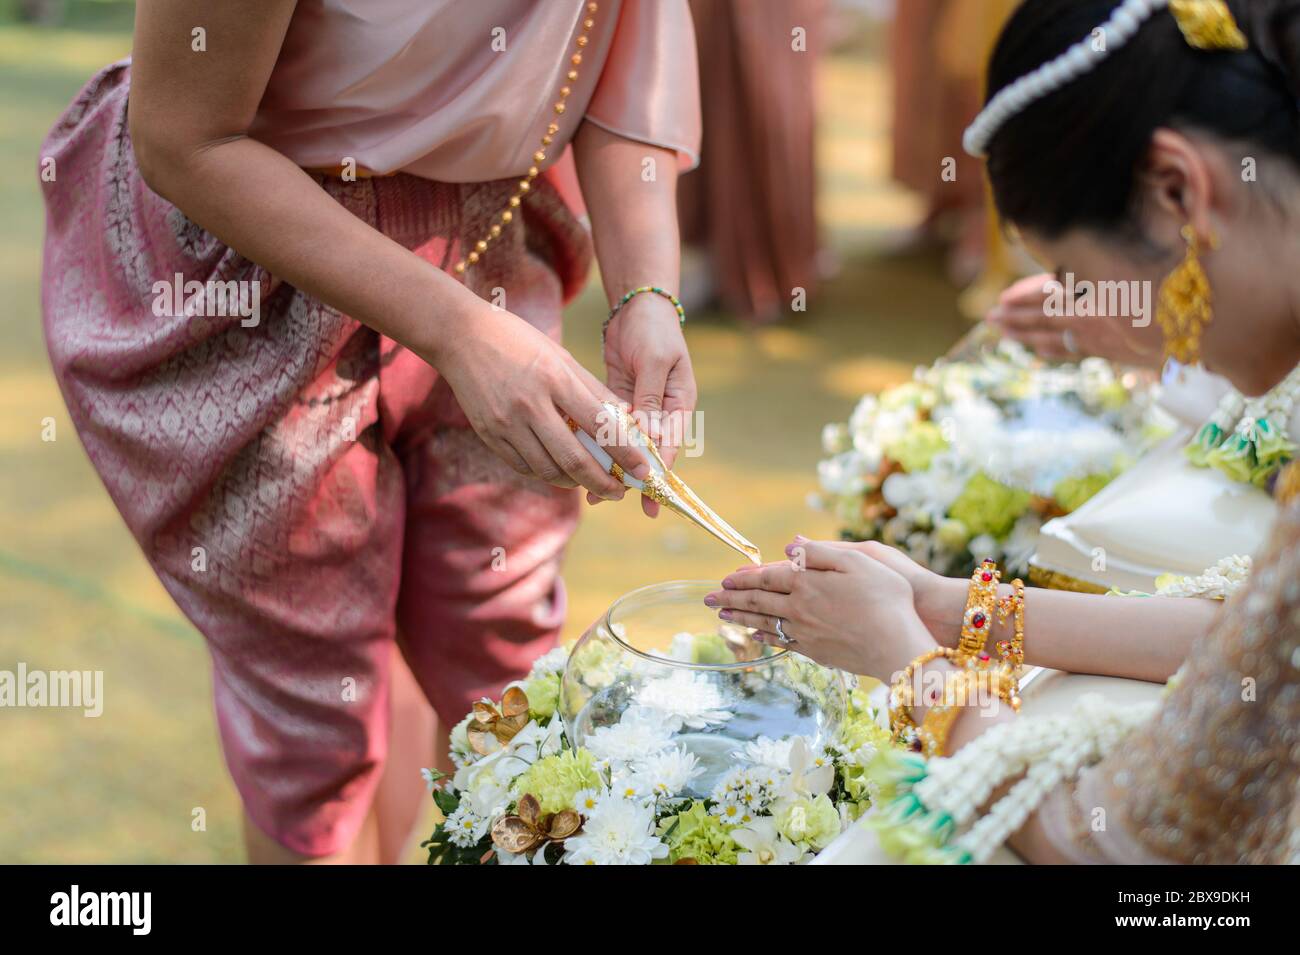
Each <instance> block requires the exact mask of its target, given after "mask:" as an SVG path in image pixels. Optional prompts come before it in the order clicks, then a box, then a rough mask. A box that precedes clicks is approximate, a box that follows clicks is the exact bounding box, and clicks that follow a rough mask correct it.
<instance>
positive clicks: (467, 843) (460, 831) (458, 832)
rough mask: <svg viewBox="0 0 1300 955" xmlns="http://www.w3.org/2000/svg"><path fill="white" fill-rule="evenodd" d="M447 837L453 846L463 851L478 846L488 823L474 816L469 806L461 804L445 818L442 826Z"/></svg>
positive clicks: (485, 832) (485, 833)
mask: <svg viewBox="0 0 1300 955" xmlns="http://www.w3.org/2000/svg"><path fill="white" fill-rule="evenodd" d="M444 828H445V830H446V832H447V837H448V838H449V839H450V840H451V841H452V843H453V844H454V845H458V846H460V847H461V848H463V849H468V848H469V847H471V846H475V845H478V843H479V842H480V841H481V840H482V838H483V837H484V836H485V835H487V831H488V821H487V820H486V819H481V818H479V817H478V816H477V815H475V813H474V811H473V810H472V809H470V807H469V806H467V805H465V804H464V803H461V805H459V806H457V807H456V811H455V812H453V813H452V814H451V815H450V816H448V817H447V822H446V823H445V824H444Z"/></svg>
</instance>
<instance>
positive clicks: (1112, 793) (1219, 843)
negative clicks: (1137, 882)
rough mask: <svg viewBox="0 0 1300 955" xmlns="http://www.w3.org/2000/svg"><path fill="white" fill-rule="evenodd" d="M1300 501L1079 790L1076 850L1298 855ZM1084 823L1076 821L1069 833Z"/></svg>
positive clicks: (1250, 858) (1163, 856)
mask: <svg viewBox="0 0 1300 955" xmlns="http://www.w3.org/2000/svg"><path fill="white" fill-rule="evenodd" d="M1298 785H1300V501H1293V502H1292V503H1291V504H1290V506H1289V507H1287V508H1286V509H1285V510H1284V511H1282V512H1281V514H1280V516H1279V519H1278V523H1277V525H1276V526H1275V528H1274V531H1273V535H1272V538H1271V540H1270V541H1269V544H1268V547H1267V548H1266V550H1265V552H1264V554H1263V555H1262V556H1261V557H1260V558H1259V559H1257V561H1256V563H1255V568H1254V570H1253V571H1252V573H1251V576H1250V580H1249V582H1248V583H1247V584H1246V586H1245V587H1243V588H1242V590H1241V591H1240V592H1239V593H1237V594H1236V596H1234V597H1233V598H1232V599H1231V600H1230V601H1229V602H1228V604H1227V605H1226V606H1225V608H1224V611H1223V614H1222V615H1221V616H1220V618H1219V620H1218V622H1217V624H1216V626H1215V628H1214V629H1213V630H1212V631H1211V632H1210V633H1209V634H1207V635H1206V638H1205V640H1204V642H1202V643H1201V644H1199V645H1198V646H1197V647H1196V649H1195V650H1193V652H1192V654H1191V655H1190V656H1189V658H1188V660H1187V664H1186V665H1185V667H1184V668H1183V671H1182V675H1181V677H1180V678H1179V679H1178V680H1177V681H1176V685H1175V686H1174V687H1173V688H1172V690H1171V692H1170V694H1169V696H1168V697H1167V698H1166V700H1165V702H1164V703H1163V704H1162V706H1161V708H1160V710H1159V711H1158V712H1157V714H1156V716H1155V717H1154V718H1153V720H1152V722H1151V723H1149V724H1147V725H1145V726H1143V727H1142V728H1140V729H1139V730H1137V731H1136V732H1134V733H1133V734H1132V735H1131V736H1130V737H1129V738H1127V739H1126V740H1124V742H1122V743H1121V744H1120V745H1119V747H1118V748H1117V749H1116V750H1115V751H1114V752H1113V753H1112V754H1111V755H1110V756H1109V757H1108V758H1107V759H1106V760H1104V761H1103V762H1102V763H1100V764H1099V765H1098V766H1097V767H1095V768H1094V769H1092V770H1090V771H1089V772H1087V773H1085V774H1084V776H1083V777H1082V778H1081V779H1080V781H1079V786H1078V789H1077V790H1076V792H1075V793H1074V799H1073V800H1072V801H1073V803H1074V806H1073V809H1074V814H1075V819H1076V822H1078V821H1084V822H1086V821H1087V820H1090V819H1096V818H1105V814H1098V813H1097V811H1096V810H1097V809H1098V808H1104V809H1105V810H1106V814H1109V816H1110V821H1109V823H1108V824H1106V825H1103V826H1100V827H1098V826H1096V825H1085V826H1084V827H1083V830H1082V831H1083V832H1086V836H1084V838H1083V840H1082V841H1083V842H1084V843H1086V845H1079V841H1078V840H1077V839H1076V840H1075V843H1074V844H1075V847H1076V848H1081V849H1084V850H1085V851H1087V852H1089V854H1094V853H1095V854H1098V855H1100V856H1101V857H1102V858H1103V859H1105V860H1106V861H1114V862H1176V863H1220V864H1222V863H1229V864H1235V863H1281V862H1292V863H1294V862H1298V861H1300V830H1298V829H1297V825H1298V824H1300V799H1298V789H1297V786H1298ZM1079 833H1080V829H1078V828H1076V829H1075V835H1076V836H1077V835H1078V834H1079Z"/></svg>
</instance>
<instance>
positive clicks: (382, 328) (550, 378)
mask: <svg viewBox="0 0 1300 955" xmlns="http://www.w3.org/2000/svg"><path fill="white" fill-rule="evenodd" d="M295 5H296V4H295V2H294V0H223V2H222V3H219V4H205V5H203V6H202V7H201V8H195V7H194V6H192V5H189V4H184V3H177V2H169V0H140V3H139V4H138V5H137V10H136V27H135V45H134V51H133V61H132V68H131V69H132V75H131V97H130V106H129V110H130V134H131V141H132V145H133V147H134V149H135V153H136V159H137V162H138V163H139V165H140V170H141V174H142V175H143V177H144V179H145V182H146V183H147V184H148V185H149V186H150V188H152V189H153V190H154V191H155V192H157V193H158V194H159V195H161V196H163V197H164V198H166V199H168V200H169V201H171V202H172V203H174V204H175V205H176V206H177V207H178V208H179V209H181V210H182V211H183V212H184V213H185V214H186V215H187V216H189V217H190V218H191V219H192V220H194V221H195V222H196V223H198V224H199V225H201V226H202V227H203V228H205V229H207V230H208V231H209V232H211V233H212V234H213V235H215V236H217V238H219V239H221V240H222V241H223V242H225V243H226V244H228V245H229V246H231V247H232V248H234V249H235V250H236V251H238V252H239V253H240V254H242V255H244V256H245V257H246V258H248V259H250V260H252V261H254V262H257V263H258V264H259V265H261V266H263V267H264V268H266V269H267V270H268V271H269V272H270V273H271V274H272V275H274V276H276V277H277V278H281V279H283V280H285V281H287V282H288V283H290V284H291V285H293V286H294V287H296V288H299V289H302V290H303V291H305V292H307V293H308V294H310V295H313V296H315V297H317V298H319V299H321V300H322V301H324V302H326V303H327V304H329V305H331V306H333V307H335V308H337V309H339V310H340V311H342V312H344V313H346V314H348V315H350V316H351V317H353V318H355V319H357V320H358V321H360V322H362V323H363V324H365V325H367V326H369V327H370V328H373V329H375V330H376V331H378V332H380V333H382V334H384V335H387V336H388V337H390V338H393V339H394V340H396V341H398V342H400V343H401V344H403V345H405V346H406V347H408V348H409V349H411V350H412V351H413V352H415V353H416V354H418V355H420V356H421V357H422V358H424V359H425V360H426V361H428V362H430V363H431V364H433V365H434V366H435V367H437V368H438V369H439V370H440V371H441V372H442V373H443V374H444V376H446V378H447V380H448V382H449V383H450V384H451V386H452V388H453V390H454V391H455V392H456V396H457V397H458V398H459V399H460V402H461V404H462V406H463V407H464V408H465V411H466V414H467V415H468V416H469V419H470V422H471V424H473V425H474V428H475V430H476V431H477V432H478V433H479V435H480V436H481V437H483V439H484V440H485V441H486V442H487V443H488V445H489V446H490V447H492V448H493V450H495V451H496V452H497V453H498V454H500V455H501V456H502V457H503V458H505V459H506V460H507V461H509V462H510V463H511V464H512V465H514V466H515V467H516V469H517V470H519V471H521V472H523V473H532V474H535V475H537V476H538V477H541V478H543V479H544V480H548V481H551V482H552V483H556V484H565V485H570V486H571V485H573V484H575V483H580V484H582V485H584V486H585V487H587V488H588V489H590V490H593V491H596V492H597V493H598V494H600V495H601V496H602V497H614V498H617V497H622V495H623V487H622V485H621V484H620V483H619V482H617V481H615V480H614V479H613V478H612V477H610V476H609V475H608V474H606V473H604V471H603V470H601V468H600V467H599V466H598V465H597V464H596V462H595V460H594V459H593V458H592V457H591V455H590V454H588V453H587V452H586V451H585V450H584V449H583V448H582V446H581V445H580V444H578V442H577V441H576V440H575V439H574V437H573V435H572V433H571V432H570V431H569V429H568V427H567V425H566V424H565V421H564V419H565V417H566V416H567V417H571V418H573V419H574V420H575V421H578V422H579V423H580V424H582V425H583V426H584V427H586V428H587V429H588V430H589V432H590V433H591V434H593V435H595V434H597V433H598V431H599V430H600V429H599V425H600V421H601V416H602V411H601V408H600V405H599V399H601V398H604V397H607V396H608V392H607V391H606V389H604V388H603V386H601V385H600V383H599V382H597V381H596V380H595V379H594V378H593V377H592V376H591V375H590V374H588V373H587V372H586V371H585V370H584V369H582V368H581V366H579V365H578V364H577V362H575V361H574V360H573V359H572V358H571V357H570V356H569V355H568V353H567V352H565V351H564V350H563V349H562V348H560V347H559V346H558V345H556V344H555V343H554V342H552V341H551V340H550V339H549V338H547V337H546V336H545V335H543V334H542V333H541V332H538V331H536V330H535V329H533V328H532V326H530V325H528V324H527V323H525V322H523V321H521V320H519V319H518V318H517V317H516V316H513V315H511V314H509V313H508V312H504V311H500V310H495V309H493V308H492V307H491V306H489V305H488V304H487V303H486V302H484V301H482V300H481V299H479V298H478V297H477V296H476V295H474V294H473V293H472V292H470V291H469V290H467V289H466V288H465V287H464V286H462V285H461V284H460V283H459V282H457V281H455V280H454V279H452V278H451V277H450V276H448V275H446V274H444V273H443V272H441V271H440V270H438V269H436V268H434V267H433V266H432V265H430V264H429V263H428V262H426V261H424V260H423V259H421V258H420V257H419V256H417V255H415V254H414V253H412V252H410V251H409V250H407V249H406V248H404V247H403V246H401V245H399V244H398V243H396V242H394V241H393V240H391V239H389V238H388V237H386V236H384V235H383V234H382V233H380V232H379V231H377V230H376V229H373V228H371V227H370V226H369V225H368V224H367V223H365V222H363V221H362V220H360V219H358V218H357V217H356V216H354V215H352V214H351V213H350V212H348V211H347V210H346V209H344V208H343V207H342V206H341V205H339V204H338V203H337V202H335V201H334V200H333V199H331V198H330V197H329V195H328V194H327V193H326V192H325V191H324V190H323V189H321V188H320V186H319V185H318V184H317V183H316V182H315V181H314V180H313V179H312V178H311V177H310V176H309V175H308V174H307V173H305V172H304V171H303V170H301V169H299V168H298V167H297V166H296V165H294V163H293V162H292V161H290V160H289V159H288V158H286V157H285V156H283V155H281V154H280V153H278V152H276V151H275V150H274V149H271V148H270V147H268V146H266V145H265V144H263V143H260V142H257V141H256V140H254V139H251V138H249V136H248V129H249V126H250V124H251V123H252V120H253V117H254V116H255V114H256V112H257V107H258V103H259V102H260V101H261V98H262V95H263V93H264V91H265V89H266V84H267V80H268V78H269V77H270V75H271V71H272V68H273V67H274V66H275V62H276V59H277V57H278V56H279V52H280V47H281V45H282V43H283V41H284V36H285V32H286V30H287V29H288V25H289V22H290V19H291V18H292V15H293V11H294V7H295ZM198 27H201V28H202V29H203V30H204V31H205V43H206V49H205V50H204V51H202V52H199V51H196V50H194V49H192V47H191V31H193V30H194V29H195V28H198ZM341 160H342V157H340V161H341ZM467 330H471V333H470V334H467V333H466V332H467ZM610 451H611V454H612V455H613V456H614V458H615V460H618V461H619V462H620V463H622V464H623V465H624V466H625V467H626V468H627V470H629V471H632V472H635V471H636V469H637V466H638V463H639V461H638V459H637V458H636V457H634V456H633V455H632V454H630V453H628V449H622V448H611V449H610Z"/></svg>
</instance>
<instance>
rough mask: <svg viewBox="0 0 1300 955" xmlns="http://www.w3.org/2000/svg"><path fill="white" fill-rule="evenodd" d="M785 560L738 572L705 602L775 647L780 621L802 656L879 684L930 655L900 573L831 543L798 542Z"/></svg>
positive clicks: (860, 552)
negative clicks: (921, 655)
mask: <svg viewBox="0 0 1300 955" xmlns="http://www.w3.org/2000/svg"><path fill="white" fill-rule="evenodd" d="M786 553H787V554H789V555H790V557H791V559H790V560H787V561H781V562H779V563H773V564H764V565H763V566H761V567H746V568H742V569H741V570H738V571H736V572H735V573H733V574H731V575H730V576H728V577H727V578H726V579H725V580H724V581H723V582H722V587H723V589H722V590H719V591H716V592H714V593H711V594H709V595H708V596H707V597H706V598H705V601H704V602H705V603H706V604H707V605H709V606H711V607H717V608H719V611H720V612H719V616H720V617H722V619H724V620H730V621H732V622H734V623H738V624H740V625H742V626H747V627H754V628H755V629H757V630H758V631H760V633H759V635H758V636H759V638H760V639H762V640H763V642H765V643H770V644H774V645H778V646H779V645H780V641H779V640H778V638H777V634H776V618H778V617H779V618H780V619H781V621H782V624H781V627H782V629H783V630H784V631H785V634H786V636H787V637H788V638H789V639H790V640H792V641H794V647H795V649H797V650H798V651H799V652H800V653H803V654H805V655H806V656H809V657H812V658H813V659H815V660H817V661H818V662H819V663H823V664H826V665H827V666H834V667H839V668H840V669H843V670H848V671H849V672H852V673H858V674H862V675H865V676H874V677H877V678H879V679H882V680H888V679H889V678H890V677H891V676H892V675H893V674H894V673H896V672H897V671H899V670H901V669H902V668H903V667H905V666H906V665H907V664H908V663H909V662H910V661H911V660H913V659H915V658H916V657H917V656H919V655H920V654H922V653H924V652H926V651H927V650H930V649H933V648H934V646H935V641H934V638H933V637H931V636H930V633H929V631H928V630H927V629H926V626H925V624H924V623H923V622H922V620H921V618H920V617H919V616H918V615H917V612H916V609H915V607H914V605H913V601H914V599H915V595H914V593H913V590H912V586H911V584H910V583H909V582H908V578H907V577H906V576H904V574H903V573H900V572H899V571H898V570H895V569H894V568H892V567H890V566H888V565H887V564H886V563H885V562H884V561H882V560H879V559H877V558H875V557H873V556H871V555H870V554H869V553H867V552H866V551H864V550H862V549H860V548H856V547H848V546H843V545H840V544H838V543H835V542H828V541H807V540H804V539H802V538H796V540H795V543H793V544H791V545H790V546H789V547H788V548H786ZM917 569H918V570H920V568H917ZM926 573H928V571H927V572H926Z"/></svg>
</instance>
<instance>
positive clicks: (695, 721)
mask: <svg viewBox="0 0 1300 955" xmlns="http://www.w3.org/2000/svg"><path fill="white" fill-rule="evenodd" d="M637 704H638V706H640V707H648V708H650V709H653V710H656V711H658V712H659V713H660V714H662V715H663V716H664V717H665V718H666V719H667V720H668V721H669V722H671V723H673V724H675V725H674V726H673V732H676V731H677V730H679V729H681V728H682V727H683V726H687V727H690V728H691V729H695V730H702V729H707V728H708V727H710V726H717V725H718V724H720V723H725V722H727V721H728V720H730V719H731V716H732V714H731V711H730V710H728V709H727V708H726V700H725V699H724V698H723V695H722V691H721V690H719V689H718V685H717V684H716V683H714V682H713V680H711V679H710V678H709V676H708V674H705V673H693V672H691V671H690V670H676V671H674V672H673V673H671V674H669V675H668V676H666V677H663V678H662V679H658V680H653V681H651V682H649V683H647V684H646V685H645V686H644V687H642V689H641V692H640V693H638V694H637Z"/></svg>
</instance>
